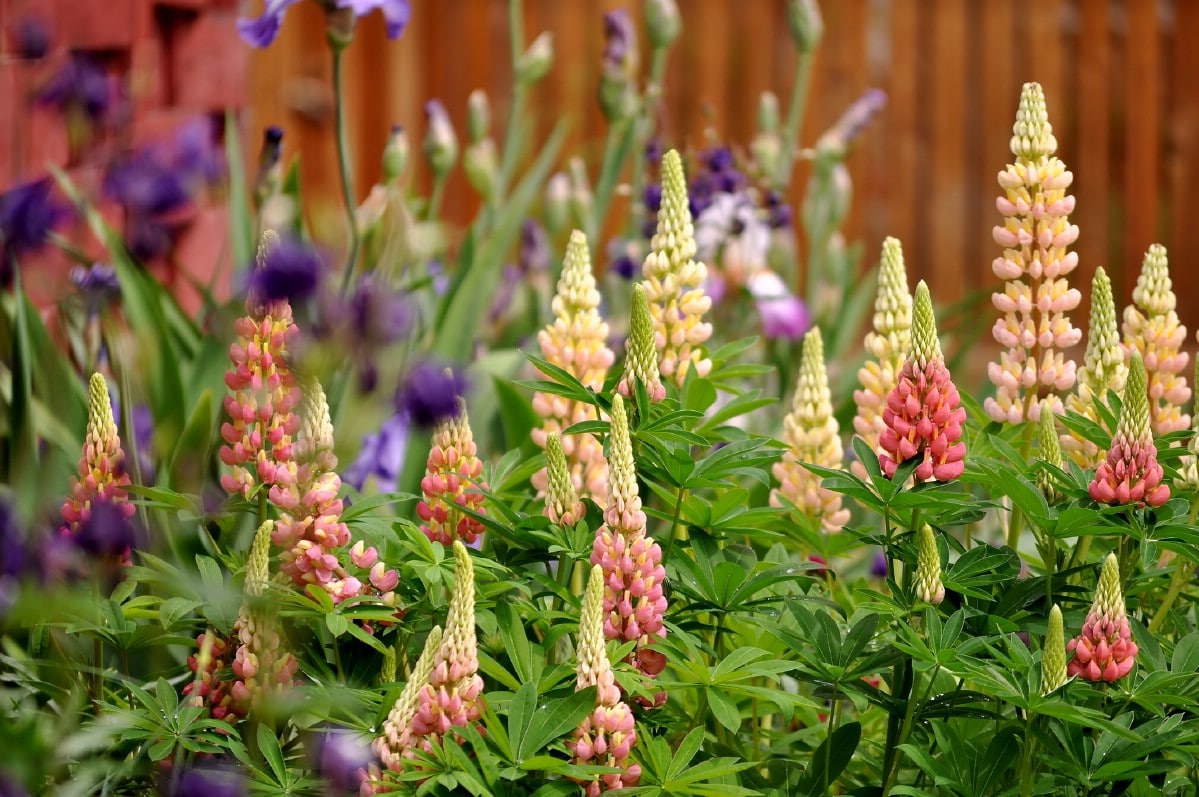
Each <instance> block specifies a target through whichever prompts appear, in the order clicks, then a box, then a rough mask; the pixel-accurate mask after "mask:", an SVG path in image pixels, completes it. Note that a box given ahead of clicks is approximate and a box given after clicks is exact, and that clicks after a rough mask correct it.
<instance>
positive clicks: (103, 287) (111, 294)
mask: <svg viewBox="0 0 1199 797" xmlns="http://www.w3.org/2000/svg"><path fill="white" fill-rule="evenodd" d="M70 280H71V284H72V285H74V286H75V288H76V289H78V291H79V294H80V296H82V297H83V301H84V304H85V305H86V306H87V313H88V315H89V316H94V315H95V314H96V313H98V312H100V308H102V307H104V306H106V305H107V304H108V303H109V301H111V300H113V299H115V298H117V297H118V296H120V295H121V283H120V281H119V280H118V279H117V272H116V269H114V268H113V267H112V266H110V265H108V264H107V263H93V264H92V265H91V266H90V267H84V266H75V267H74V268H72V269H71V273H70Z"/></svg>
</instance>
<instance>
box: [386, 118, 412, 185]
mask: <svg viewBox="0 0 1199 797" xmlns="http://www.w3.org/2000/svg"><path fill="white" fill-rule="evenodd" d="M408 149H409V147H408V132H407V131H406V130H404V128H403V126H401V125H393V126H392V128H391V135H390V136H389V137H388V139H387V146H385V147H384V148H383V181H384V182H385V183H387V184H389V185H393V184H395V183H396V182H397V181H398V180H399V179H400V177H401V176H403V174H404V170H405V169H406V168H408Z"/></svg>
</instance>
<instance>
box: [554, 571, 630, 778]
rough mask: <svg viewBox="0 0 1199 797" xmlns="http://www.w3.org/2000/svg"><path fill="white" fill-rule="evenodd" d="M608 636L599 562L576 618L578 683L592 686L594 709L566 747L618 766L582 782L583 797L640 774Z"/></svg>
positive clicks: (580, 758) (591, 760) (578, 757)
mask: <svg viewBox="0 0 1199 797" xmlns="http://www.w3.org/2000/svg"><path fill="white" fill-rule="evenodd" d="M606 644H607V641H606V640H605V638H604V571H603V568H601V567H600V566H599V565H593V566H592V568H591V578H590V579H588V581H587V592H586V594H585V596H584V598H583V612H582V616H581V617H580V618H579V642H578V646H577V649H576V654H575V655H576V657H577V659H578V688H579V689H586V688H587V687H589V686H594V687H595V688H596V693H595V710H594V711H593V712H591V714H589V715H588V716H587V717H586V718H585V719H584V720H583V722H582V723H580V725H579V727H578V728H576V729H575V733H574V737H573V740H572V741H571V752H573V753H574V763H576V764H598V765H600V766H605V767H612V768H614V769H617V770H619V771H618V772H613V773H610V774H607V775H602V776H600V777H599V778H597V779H595V780H592V781H590V782H589V783H586V784H585V785H584V789H583V792H584V794H586V795H587V797H597V795H599V794H601V793H603V792H605V791H610V790H613V789H623V788H625V787H631V786H636V785H637V782H638V781H639V780H640V779H641V767H640V766H639V765H637V764H632V763H630V762H629V751H630V750H631V749H632V748H633V745H634V744H636V743H637V732H636V730H635V728H634V725H633V712H632V711H630V710H629V707H628V705H627V704H626V703H625V702H624V701H622V700H621V699H620V687H618V686H617V685H616V678H615V676H614V675H613V674H612V664H611V663H610V662H609V661H608V650H607V647H606Z"/></svg>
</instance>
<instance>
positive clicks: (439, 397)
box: [396, 362, 466, 428]
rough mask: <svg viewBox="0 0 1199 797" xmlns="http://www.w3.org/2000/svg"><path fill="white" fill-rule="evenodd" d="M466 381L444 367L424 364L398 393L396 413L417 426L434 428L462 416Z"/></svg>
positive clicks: (458, 374)
mask: <svg viewBox="0 0 1199 797" xmlns="http://www.w3.org/2000/svg"><path fill="white" fill-rule="evenodd" d="M465 392H466V378H465V377H464V376H463V375H462V374H461V373H457V374H455V373H454V372H453V371H452V370H450V369H448V368H446V367H445V366H443V365H438V364H437V363H433V362H423V363H421V364H419V365H417V366H416V367H415V368H413V369H412V370H411V371H410V372H409V373H408V376H407V378H406V379H405V380H404V382H403V384H402V385H401V386H400V389H399V391H398V392H397V393H396V411H397V412H400V413H402V414H405V415H407V416H408V418H409V420H411V421H412V423H414V424H416V425H417V426H421V427H425V428H430V427H433V426H436V425H437V424H438V423H439V422H441V421H443V420H445V419H446V418H451V417H453V416H455V415H457V414H458V399H460V398H461V397H462V396H463V395H464V394H465Z"/></svg>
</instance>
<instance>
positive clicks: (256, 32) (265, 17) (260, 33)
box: [237, 0, 412, 47]
mask: <svg viewBox="0 0 1199 797" xmlns="http://www.w3.org/2000/svg"><path fill="white" fill-rule="evenodd" d="M297 2H299V0H266V6H265V7H264V8H263V10H262V16H260V17H258V19H247V18H245V17H242V18H241V19H239V20H237V32H238V33H239V34H241V37H242V39H243V40H244V41H245V42H246V44H249V45H250V46H251V47H267V46H269V45H270V43H271V42H273V41H274V40H275V36H277V35H278V34H279V25H280V24H281V23H282V22H283V14H284V12H286V11H287V9H288V8H290V7H291V6H293V5H295V4H296V3H297ZM332 5H334V6H335V7H336V8H348V9H350V10H351V11H353V13H354V17H355V18H358V17H364V16H366V15H367V14H369V13H371V12H372V11H375V10H376V9H378V10H379V11H382V12H383V19H384V20H385V21H386V23H387V37H388V38H389V39H398V38H399V37H400V34H401V33H403V32H404V28H405V27H407V25H408V19H409V18H410V17H411V16H412V4H411V2H410V0H333V2H332Z"/></svg>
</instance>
